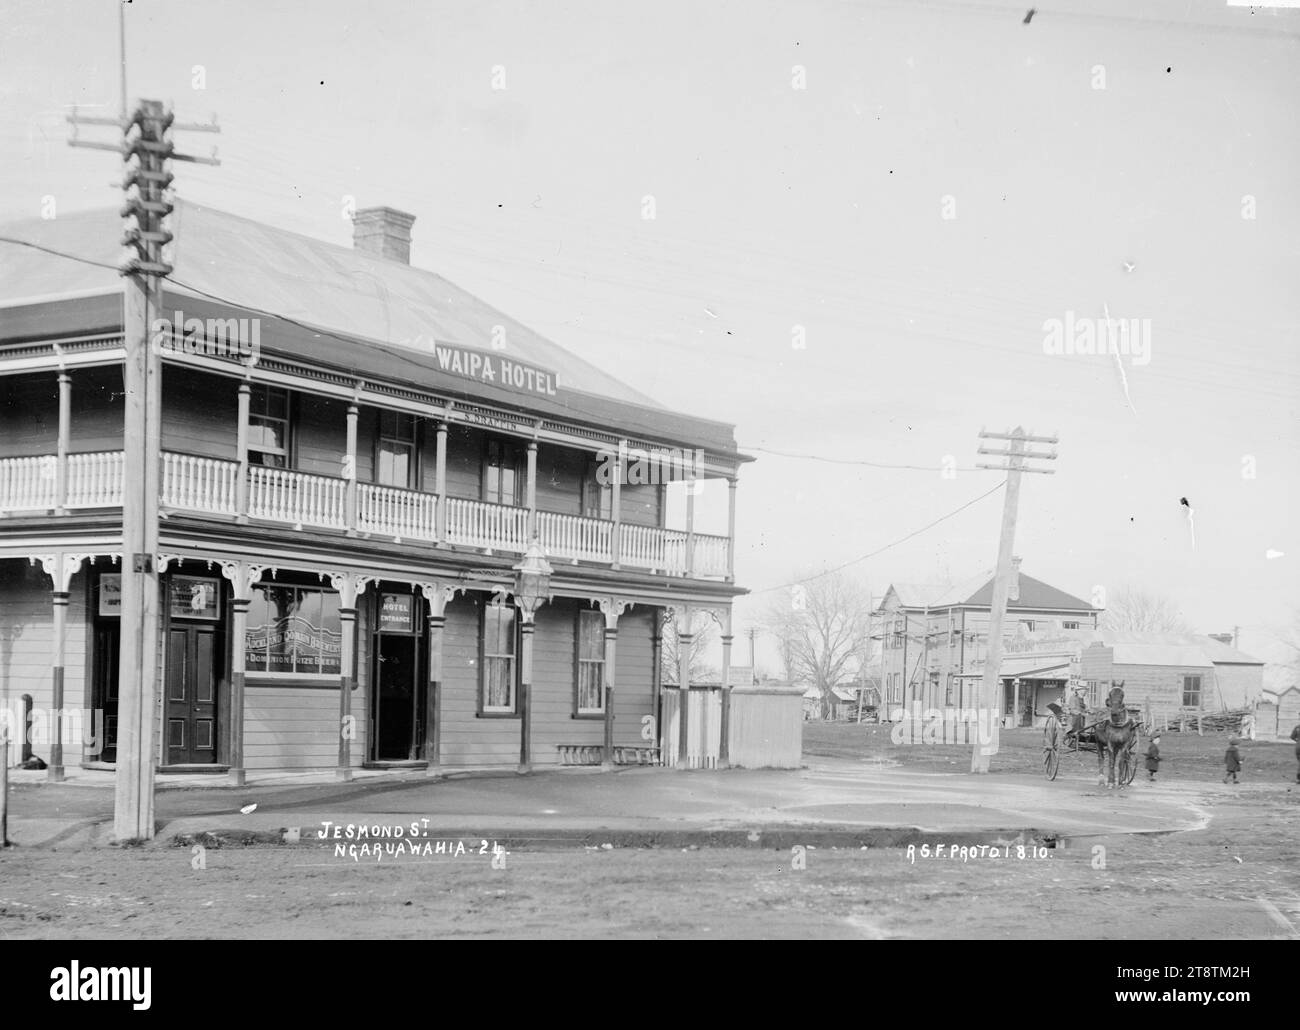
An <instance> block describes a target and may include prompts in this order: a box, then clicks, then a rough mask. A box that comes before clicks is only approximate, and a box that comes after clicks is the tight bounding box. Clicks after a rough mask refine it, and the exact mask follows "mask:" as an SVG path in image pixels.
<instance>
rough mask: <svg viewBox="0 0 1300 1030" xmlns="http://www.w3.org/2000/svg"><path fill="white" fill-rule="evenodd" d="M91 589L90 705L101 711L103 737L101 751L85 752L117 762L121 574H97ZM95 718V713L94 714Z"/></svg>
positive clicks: (89, 756) (96, 758)
mask: <svg viewBox="0 0 1300 1030" xmlns="http://www.w3.org/2000/svg"><path fill="white" fill-rule="evenodd" d="M93 584H94V585H93V587H92V588H91V598H90V611H91V627H92V630H91V631H92V633H93V634H94V636H93V638H92V641H91V652H90V690H91V699H92V700H91V704H92V706H93V708H94V709H95V711H96V712H97V713H98V712H102V713H103V715H102V718H103V726H104V738H103V740H101V741H100V742H99V745H100V749H99V753H98V754H91V753H89V751H87V753H86V756H85V757H86V760H87V761H91V762H108V763H110V764H111V763H115V762H116V761H117V676H118V665H117V663H118V645H119V642H120V641H121V621H122V619H121V615H122V576H121V574H120V573H116V572H101V573H98V574H97V575H96V576H95V578H94V580H93ZM92 718H93V716H92Z"/></svg>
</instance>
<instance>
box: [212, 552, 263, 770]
mask: <svg viewBox="0 0 1300 1030" xmlns="http://www.w3.org/2000/svg"><path fill="white" fill-rule="evenodd" d="M263 571H264V567H263V566H261V565H251V564H249V563H248V562H242V561H234V562H222V563H221V574H222V575H223V576H225V578H226V579H228V580H230V583H231V591H230V593H231V602H230V612H231V628H230V632H231V636H232V639H231V641H230V702H229V704H230V718H229V725H230V737H229V741H228V743H227V747H226V751H227V755H226V759H227V761H228V762H229V764H230V782H231V783H232V784H234V785H235V786H243V784H244V780H245V772H244V687H245V680H246V679H247V673H248V652H247V639H246V634H247V631H248V608H249V605H250V604H251V602H252V599H253V587H254V586H255V585H256V584H257V581H258V580H260V579H261V578H262V573H263Z"/></svg>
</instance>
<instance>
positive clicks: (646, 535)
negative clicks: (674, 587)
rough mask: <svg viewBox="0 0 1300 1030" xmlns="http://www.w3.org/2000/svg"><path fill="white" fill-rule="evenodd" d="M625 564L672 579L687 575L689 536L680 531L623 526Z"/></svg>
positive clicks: (623, 556)
mask: <svg viewBox="0 0 1300 1030" xmlns="http://www.w3.org/2000/svg"><path fill="white" fill-rule="evenodd" d="M621 528H622V531H623V538H622V550H621V552H620V556H621V559H622V564H624V565H631V566H634V567H635V568H640V569H649V570H651V571H652V572H666V573H668V574H669V575H676V576H682V575H685V574H686V534H685V533H684V532H682V531H681V530H677V529H659V528H657V527H655V526H633V525H628V524H627V523H624V524H623V525H622V527H621Z"/></svg>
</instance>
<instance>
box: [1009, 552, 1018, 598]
mask: <svg viewBox="0 0 1300 1030" xmlns="http://www.w3.org/2000/svg"><path fill="white" fill-rule="evenodd" d="M1007 600H1008V601H1019V600H1020V559H1019V558H1012V559H1011V582H1010V583H1009V584H1008V585H1007Z"/></svg>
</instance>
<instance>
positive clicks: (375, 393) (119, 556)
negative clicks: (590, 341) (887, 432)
mask: <svg viewBox="0 0 1300 1030" xmlns="http://www.w3.org/2000/svg"><path fill="white" fill-rule="evenodd" d="M412 221H413V219H412V218H411V217H410V216H409V215H404V214H402V213H401V212H397V211H393V210H392V209H389V208H372V209H369V210H367V211H363V212H359V213H358V215H357V216H356V219H355V232H354V246H353V247H351V248H348V247H343V246H336V245H332V244H327V243H324V242H321V241H318V240H314V239H310V238H306V237H303V236H300V235H296V234H293V233H289V232H285V231H282V230H279V229H276V228H272V227H270V226H267V225H264V224H260V223H257V222H254V221H250V220H247V219H244V218H239V217H234V216H231V215H227V214H222V213H219V212H216V211H212V210H208V209H204V208H201V207H197V206H195V205H193V204H180V205H178V207H177V209H176V211H175V213H174V214H173V215H171V216H170V218H169V228H170V230H171V231H172V232H173V233H174V234H175V241H174V243H172V244H171V245H170V246H169V248H168V255H167V256H168V259H169V261H170V263H171V264H172V265H173V266H174V271H173V272H172V274H171V276H170V277H169V278H168V279H166V280H164V281H163V282H162V303H161V312H160V314H161V316H162V318H163V319H164V320H165V324H164V323H163V322H155V324H154V325H153V326H151V330H152V337H153V339H152V345H153V346H155V347H157V348H158V350H159V352H160V354H161V419H160V422H161V445H160V446H161V457H160V468H159V470H158V483H159V487H158V506H159V507H158V516H159V518H158V525H159V529H158V548H157V553H156V555H153V560H154V561H156V563H157V569H158V570H159V571H160V572H161V576H160V579H159V583H160V591H161V596H160V598H159V602H158V603H159V611H160V612H161V626H160V630H159V639H160V656H159V669H160V683H159V690H158V711H157V719H156V722H155V726H156V737H157V739H156V744H155V747H154V748H153V754H154V756H155V758H156V761H157V764H158V767H159V769H160V771H163V772H166V771H168V770H175V771H187V770H195V769H201V768H206V769H216V770H221V769H228V770H229V771H230V772H231V774H232V776H233V777H234V778H236V780H242V777H243V776H244V774H245V771H246V770H273V769H274V770H278V769H311V768H322V767H324V768H330V767H337V768H338V769H339V772H340V775H342V776H344V777H347V776H349V775H350V771H351V769H352V768H354V767H357V766H360V765H363V764H365V765H378V766H381V767H382V766H384V765H387V764H396V765H407V766H415V767H419V766H420V765H425V766H428V767H430V768H435V769H436V768H448V767H483V766H497V765H500V766H511V767H514V766H516V765H518V764H522V765H524V766H525V767H527V766H530V765H539V766H540V765H548V764H556V763H559V762H561V760H562V759H563V758H565V757H572V756H574V755H583V756H588V757H590V756H595V757H597V758H603V760H604V761H606V762H609V761H616V760H617V759H618V757H619V756H620V755H622V754H632V755H635V756H636V757H637V758H639V759H645V758H646V757H647V755H651V757H655V756H654V755H653V752H654V749H655V748H657V747H658V746H659V745H661V744H662V745H664V748H665V750H666V751H668V752H669V753H670V754H675V753H676V752H677V749H678V746H679V743H680V742H679V741H677V740H666V739H665V737H666V734H665V732H664V730H663V729H662V728H661V727H660V725H659V723H660V714H661V700H662V698H661V690H662V682H661V677H660V673H659V666H660V641H661V634H662V632H663V629H664V625H665V620H667V619H676V620H677V621H678V623H679V625H683V626H686V627H687V628H689V621H688V620H689V618H690V616H691V614H692V613H694V612H698V611H700V610H705V611H708V612H711V613H713V614H714V615H715V617H716V618H717V619H718V620H719V622H720V623H721V624H722V630H723V645H724V646H723V662H724V665H725V664H726V663H727V662H728V661H729V652H730V612H731V603H732V600H733V598H734V597H735V596H736V595H737V594H739V593H741V591H740V590H739V589H738V588H737V587H736V586H735V585H734V564H733V562H734V544H733V537H734V526H735V496H736V477H737V473H738V470H739V468H740V465H741V464H742V463H743V462H744V461H746V460H749V459H747V458H746V457H745V456H743V455H741V454H739V453H738V452H737V448H736V443H735V439H734V433H733V429H732V427H731V426H729V425H724V424H721V423H718V422H714V421H709V420H706V419H701V418H695V417H688V416H685V415H681V414H676V413H674V412H671V411H668V410H665V409H664V408H662V407H660V406H658V405H657V404H655V403H654V402H653V401H651V400H649V399H648V398H647V397H645V396H643V395H642V394H640V393H639V392H638V391H636V390H634V389H632V388H631V387H629V386H627V385H625V384H623V383H621V382H620V381H619V380H618V379H616V378H614V377H613V376H611V375H609V374H607V373H606V372H604V371H602V370H601V369H598V368H596V367H594V366H593V365H591V364H590V363H588V362H585V361H583V360H581V359H579V358H578V357H576V356H575V355H573V354H571V353H569V352H567V351H565V350H563V349H562V348H560V347H558V346H557V345H555V344H554V343H552V342H550V341H549V340H547V339H545V338H543V337H541V336H539V335H538V334H536V333H534V332H532V331H530V330H529V329H527V328H526V327H524V326H522V325H520V324H518V323H516V322H515V321H513V320H512V319H510V318H509V317H507V316H506V315H504V314H502V313H500V312H498V311H496V310H494V309H493V308H491V307H490V306H488V305H487V304H485V303H483V302H482V301H480V300H478V299H477V298H475V297H473V296H471V295H469V294H468V293H466V292H465V291H463V290H461V289H459V288H458V287H456V286H455V285H453V284H452V283H449V282H447V281H446V280H444V279H442V278H441V277H440V276H438V275H435V274H433V273H431V272H427V271H423V270H420V269H417V268H414V267H412V266H411V265H410V263H409V253H410V244H411V237H410V230H411V224H412ZM5 234H6V235H8V236H10V237H18V238H21V239H25V240H29V241H31V242H32V243H34V244H36V245H37V247H38V248H41V249H37V248H31V247H20V246H15V245H13V244H5V245H0V284H2V285H0V290H2V291H3V295H2V296H0V627H2V628H0V704H3V705H4V706H5V707H6V708H8V709H10V710H11V711H12V710H17V709H18V707H19V706H20V705H24V704H25V705H27V706H28V707H30V708H32V709H34V710H35V711H36V712H38V713H39V712H41V711H42V710H47V709H50V708H58V707H61V708H62V709H63V710H64V712H65V713H67V712H68V711H70V710H74V709H78V710H84V711H85V712H87V713H89V714H88V717H87V720H86V721H87V722H88V723H91V724H93V721H94V715H93V713H95V712H99V713H102V718H103V721H104V726H103V739H102V740H100V741H97V742H93V743H92V741H91V739H90V738H92V736H93V734H92V733H91V732H90V726H89V725H88V726H84V727H83V728H82V736H81V737H80V738H78V737H75V736H70V735H69V730H68V728H67V725H66V724H67V723H68V721H69V720H67V719H65V720H64V722H65V730H64V736H63V740H64V744H65V748H64V752H65V753H64V755H63V757H62V759H61V761H62V763H66V764H68V765H75V764H77V763H82V764H87V765H97V764H108V765H112V763H113V762H114V760H115V748H116V745H117V738H116V728H115V718H116V710H117V704H118V692H117V686H118V672H119V670H118V646H119V639H120V622H121V615H120V588H121V577H122V572H123V570H122V561H123V543H122V541H123V533H122V498H123V493H124V491H128V490H138V489H141V488H142V484H140V483H132V482H124V481H123V448H124V434H123V429H124V403H123V393H124V388H123V362H124V359H125V350H124V342H123V331H124V330H123V327H124V296H125V290H126V289H127V288H128V286H127V283H126V281H125V280H123V279H122V278H121V277H120V276H119V275H118V273H117V271H116V270H115V266H116V264H117V262H118V260H119V256H120V251H119V243H118V241H119V239H120V237H121V222H120V219H119V216H118V214H117V212H116V211H103V212H91V213H85V214H81V215H72V216H66V217H60V218H59V219H57V220H55V221H49V222H38V223H31V224H23V225H17V226H9V227H7V228H6V230H5ZM711 491H712V493H710V492H711ZM705 495H709V496H711V498H712V500H713V501H715V502H716V503H715V504H714V505H713V510H714V512H715V514H716V522H717V524H716V525H714V526H712V527H710V528H713V529H714V530H715V531H714V532H711V533H705V532H700V531H699V527H697V526H696V524H695V522H696V518H695V516H696V507H697V496H705ZM700 503H703V502H700ZM534 541H535V542H536V544H537V546H538V547H539V548H540V550H541V552H542V553H543V554H544V556H545V560H546V562H547V563H549V565H550V567H551V570H552V574H551V578H550V583H549V588H548V595H549V596H548V598H547V600H546V602H545V603H543V604H542V605H541V607H540V608H539V609H538V610H537V612H536V615H535V617H534V618H525V617H523V615H522V613H521V610H520V608H519V607H518V606H517V604H516V600H517V598H516V597H515V596H514V595H515V593H516V584H517V582H518V578H517V577H518V573H517V572H516V571H515V570H516V566H518V565H520V563H521V559H523V558H524V556H525V553H526V552H527V551H528V550H529V548H530V543H532V542H534ZM526 635H527V636H530V637H531V651H532V658H533V661H532V666H533V667H532V670H531V671H532V675H531V687H530V689H529V692H528V695H527V699H526V700H527V704H526V707H525V706H523V705H521V698H520V693H521V692H520V685H521V680H520V677H521V665H522V664H523V663H522V661H521V658H522V651H521V647H522V644H523V637H524V636H526ZM345 663H346V664H347V665H350V666H351V667H350V668H348V667H345ZM723 682H724V683H725V682H727V676H726V671H725V668H724V673H723ZM24 695H25V696H26V698H25V699H24ZM60 695H61V696H60ZM60 702H61V705H60ZM73 732H74V733H75V731H73ZM521 748H522V749H523V750H522V752H521ZM638 749H639V750H638ZM14 757H15V759H16V758H17V757H18V755H17V753H16V752H15V755H14ZM45 757H48V756H45ZM55 757H56V758H57V755H56V756H55ZM56 764H58V763H57V762H56ZM56 771H57V770H56Z"/></svg>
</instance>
